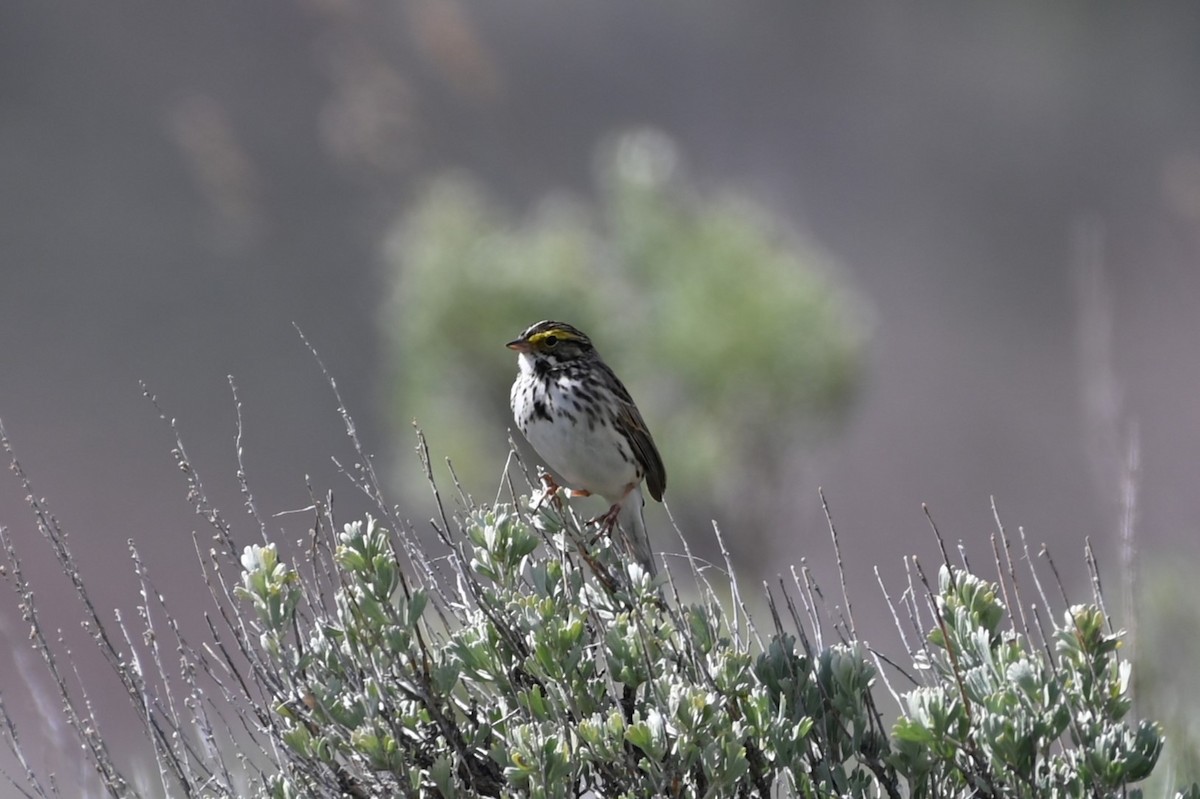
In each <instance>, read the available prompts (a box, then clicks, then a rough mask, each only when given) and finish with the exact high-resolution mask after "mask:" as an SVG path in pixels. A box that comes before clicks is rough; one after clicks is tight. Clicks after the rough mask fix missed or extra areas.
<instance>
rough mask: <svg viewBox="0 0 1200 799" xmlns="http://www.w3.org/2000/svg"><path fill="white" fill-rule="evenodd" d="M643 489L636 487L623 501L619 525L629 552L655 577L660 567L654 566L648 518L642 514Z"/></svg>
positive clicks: (618, 519) (622, 538)
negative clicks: (647, 525) (648, 532)
mask: <svg viewBox="0 0 1200 799" xmlns="http://www.w3.org/2000/svg"><path fill="white" fill-rule="evenodd" d="M645 504H646V501H645V500H644V499H642V489H641V488H640V487H639V488H635V489H633V491H631V492H629V495H628V496H627V497H625V501H624V502H623V503H621V513H620V514H619V515H618V516H617V527H618V528H619V529H620V534H621V540H622V541H623V542H624V544H625V548H626V549H628V550H629V553H630V554H631V555H633V556H634V557H635V558H637V559H638V562H640V563H641V564H642V566H644V567H645V569H646V571H648V572H650V576H651V577H654V576H656V575H657V574H658V569H656V568H654V551H653V550H652V549H650V536H649V535H647V533H646V519H645V517H644V516H643V515H642V506H643V505H645Z"/></svg>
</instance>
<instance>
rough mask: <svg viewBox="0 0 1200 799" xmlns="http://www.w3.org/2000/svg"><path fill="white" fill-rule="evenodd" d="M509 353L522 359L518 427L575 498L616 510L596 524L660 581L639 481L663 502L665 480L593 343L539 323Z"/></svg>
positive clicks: (629, 402) (513, 398)
mask: <svg viewBox="0 0 1200 799" xmlns="http://www.w3.org/2000/svg"><path fill="white" fill-rule="evenodd" d="M507 346H508V348H509V349H511V350H516V351H517V366H518V368H519V371H518V373H517V379H516V381H515V382H514V383H513V385H512V391H511V393H510V394H509V401H510V403H511V405H512V412H513V418H514V419H515V420H516V423H517V427H519V428H520V429H521V433H523V434H524V436H525V438H526V439H528V440H529V443H530V444H531V445H533V448H534V449H535V450H537V453H538V454H539V455H540V456H542V458H543V459H544V460H545V461H546V463H547V464H548V465H549V466H550V468H551V469H553V470H554V471H555V472H557V473H558V475H559V476H560V477H562V479H563V480H565V481H566V482H567V483H568V484H569V490H568V494H569V495H570V496H587V495H590V494H596V495H598V496H601V497H603V498H604V499H605V500H607V501H608V502H609V503H611V507H610V508H609V510H608V512H607V513H605V514H603V515H602V516H600V517H599V518H598V519H597V520H596V521H598V522H599V523H601V525H602V529H603V530H604V531H606V532H612V531H613V530H617V529H619V530H620V532H621V535H622V540H623V541H624V543H625V545H626V547H627V548H628V549H629V551H630V552H631V553H632V554H633V555H634V557H636V558H637V559H638V560H639V561H640V562H641V563H642V565H643V566H645V567H646V569H647V571H649V572H650V574H651V575H653V574H655V572H656V569H655V567H654V557H653V553H652V552H651V549H650V539H649V537H648V536H647V534H646V523H645V519H644V518H643V516H642V506H643V505H644V504H645V503H644V500H643V499H642V481H643V480H644V481H645V483H646V488H647V489H649V491H650V496H652V497H654V499H656V500H658V501H660V502H661V501H662V496H663V491H664V490H665V489H666V487H667V472H666V469H665V468H663V462H662V457H661V456H660V455H659V454H658V448H657V447H656V446H655V445H654V439H653V438H651V437H650V431H649V430H647V429H646V423H645V421H643V420H642V414H641V413H640V412H639V411H638V409H637V405H635V404H634V402H633V399H632V398H631V397H630V396H629V392H628V391H627V390H626V389H625V386H624V385H623V384H622V383H621V381H620V380H619V379H618V378H617V376H616V375H615V374H613V371H612V369H610V368H609V367H608V365H607V364H606V363H604V361H603V360H602V359H601V358H600V353H598V352H596V348H595V347H594V346H592V340H591V339H589V338H588V337H587V336H586V335H585V334H584V333H583V332H582V331H580V330H578V329H577V328H574V327H572V326H571V325H568V324H566V323H564V322H551V321H544V322H538V323H537V324H535V325H532V326H531V327H529V328H528V329H527V330H526V331H525V332H524V333H522V334H521V335H520V336H518V337H517V338H516V339H514V340H513V341H510V342H508V345H507Z"/></svg>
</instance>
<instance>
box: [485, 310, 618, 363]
mask: <svg viewBox="0 0 1200 799" xmlns="http://www.w3.org/2000/svg"><path fill="white" fill-rule="evenodd" d="M505 346H507V347H508V348H509V349H510V350H516V351H517V353H518V354H519V360H520V362H521V363H522V365H526V361H528V365H529V366H530V367H533V366H536V365H538V364H544V365H545V366H544V367H543V368H545V367H555V366H560V365H563V364H566V363H570V362H571V361H576V360H579V359H581V358H589V357H592V356H593V355H594V354H595V352H596V349H595V347H593V346H592V340H591V339H589V338H588V337H587V336H586V335H585V334H584V333H583V331H581V330H579V329H577V328H574V327H571V326H570V325H568V324H566V323H565V322H551V321H549V320H547V321H544V322H538V323H537V324H535V325H531V326H530V327H529V328H527V329H526V330H525V332H524V333H522V334H521V335H520V336H518V337H517V338H515V339H513V340H512V341H510V342H508V344H507V345H505Z"/></svg>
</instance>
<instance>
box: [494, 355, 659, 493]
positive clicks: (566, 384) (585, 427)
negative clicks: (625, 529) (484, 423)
mask: <svg viewBox="0 0 1200 799" xmlns="http://www.w3.org/2000/svg"><path fill="white" fill-rule="evenodd" d="M522 382H523V381H518V382H517V383H516V384H514V385H513V391H512V397H511V399H512V406H513V417H514V418H515V419H516V421H517V424H518V426H520V428H521V432H522V433H524V435H525V438H526V439H528V440H529V443H530V444H532V445H533V448H534V449H535V450H537V453H538V454H539V455H541V456H542V459H543V460H545V461H546V463H547V465H549V466H550V468H551V469H553V470H554V471H555V472H557V473H558V474H559V475H560V476H561V477H562V478H563V479H564V480H565V481H566V482H567V484H568V487H570V488H576V489H580V488H581V489H585V490H587V491H590V492H592V493H593V494H599V495H600V496H602V497H604V498H605V499H607V500H609V501H610V502H616V501H618V500H620V499H621V498H622V497H623V496H624V495H625V493H626V492H627V490H628V489H629V488H630V487H631V486H632V485H634V484H636V483H637V482H640V479H641V475H640V474H639V471H638V468H637V465H636V462H635V460H634V458H633V456H632V451H631V450H630V448H629V444H628V443H627V442H626V441H625V439H624V438H623V437H622V436H620V435H617V434H616V433H615V432H614V430H613V429H612V426H611V425H610V423H609V420H608V418H607V414H604V413H600V414H598V415H597V417H596V418H595V419H593V420H589V418H588V416H587V414H586V413H582V412H579V411H577V410H576V409H575V406H574V403H573V402H572V401H571V400H570V399H567V398H565V397H564V394H563V390H564V389H570V388H571V387H572V385H571V381H569V380H568V379H567V378H565V377H560V378H558V379H557V380H555V381H554V382H553V383H551V388H550V390H549V391H548V392H546V393H545V394H543V393H541V392H540V391H538V390H537V389H536V388H535V387H533V386H532V384H529V383H527V384H525V385H524V386H522V385H521V384H522ZM535 402H543V403H545V407H546V410H547V411H548V412H549V413H550V414H552V415H555V416H556V415H557V414H558V413H560V412H563V411H566V412H568V413H571V414H572V415H574V417H575V422H574V424H573V425H572V424H570V423H569V422H568V421H566V420H558V421H557V422H556V423H554V424H551V423H550V422H548V421H546V419H545V418H542V417H537V416H534V415H533V413H532V410H533V408H532V406H533V404H534V403H535ZM527 420H528V421H527Z"/></svg>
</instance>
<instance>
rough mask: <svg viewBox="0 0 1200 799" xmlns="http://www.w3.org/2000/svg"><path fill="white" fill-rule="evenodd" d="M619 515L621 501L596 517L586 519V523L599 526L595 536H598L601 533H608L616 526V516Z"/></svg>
mask: <svg viewBox="0 0 1200 799" xmlns="http://www.w3.org/2000/svg"><path fill="white" fill-rule="evenodd" d="M620 515H621V503H620V502H617V503H615V504H614V505H613V506H612V507H611V508H609V509H608V510H607V511H605V512H604V513H601V514H600V515H599V516H597V517H596V518H594V519H588V521H587V524H588V526H591V525H595V526H597V527H599V528H600V529H599V530H598V531H597V533H596V537H597V538H599V537H600V536H602V535H609V534H611V533H612V531H613V528H615V527H616V526H617V517H618V516H620Z"/></svg>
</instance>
